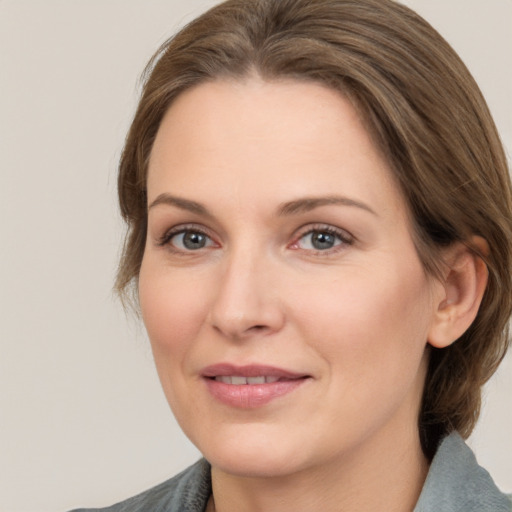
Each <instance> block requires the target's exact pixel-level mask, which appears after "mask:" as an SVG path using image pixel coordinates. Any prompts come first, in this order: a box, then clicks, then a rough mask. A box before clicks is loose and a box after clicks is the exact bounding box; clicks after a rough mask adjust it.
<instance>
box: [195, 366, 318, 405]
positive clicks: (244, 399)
mask: <svg viewBox="0 0 512 512" xmlns="http://www.w3.org/2000/svg"><path fill="white" fill-rule="evenodd" d="M201 375H202V377H203V379H204V380H205V382H206V386H207V388H208V391H209V392H210V394H211V395H212V396H213V397H214V398H215V399H217V400H219V401H220V402H222V403H224V404H225V405H229V406H231V407H235V408H241V409H253V408H257V407H262V406H264V405H266V404H268V403H269V402H271V401H273V400H275V399H277V398H279V397H283V396H284V395H287V394H289V393H291V392H292V391H295V390H296V389H298V388H299V387H300V386H301V385H302V384H304V383H305V382H306V381H308V380H311V376H310V375H307V374H300V373H296V372H292V371H289V370H284V369H281V368H276V367H270V366H262V365H249V366H234V365H231V364H218V365H213V366H209V367H207V368H205V369H203V371H202V372H201Z"/></svg>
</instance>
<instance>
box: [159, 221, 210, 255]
mask: <svg viewBox="0 0 512 512" xmlns="http://www.w3.org/2000/svg"><path fill="white" fill-rule="evenodd" d="M185 233H197V234H200V235H203V236H205V237H206V238H208V239H209V240H211V241H213V238H212V236H211V235H210V234H209V233H208V231H207V230H205V229H204V228H201V227H200V226H196V225H194V224H189V225H181V226H176V227H174V228H171V229H170V230H168V231H166V232H165V233H164V234H163V235H162V236H161V237H160V238H159V239H158V241H157V245H158V246H159V247H166V248H167V249H168V250H170V251H171V252H173V253H176V254H178V255H189V254H191V253H194V252H196V251H193V250H188V251H184V250H183V249H178V248H177V247H174V246H173V245H172V243H171V240H172V239H173V238H174V237H175V236H177V235H181V234H185ZM214 243H215V242H214ZM197 252H199V251H197Z"/></svg>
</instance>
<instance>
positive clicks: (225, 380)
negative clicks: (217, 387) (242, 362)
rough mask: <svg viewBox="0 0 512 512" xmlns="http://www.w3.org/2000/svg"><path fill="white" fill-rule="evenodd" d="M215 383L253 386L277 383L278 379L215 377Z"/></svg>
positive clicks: (267, 377) (236, 376) (269, 377)
mask: <svg viewBox="0 0 512 512" xmlns="http://www.w3.org/2000/svg"><path fill="white" fill-rule="evenodd" d="M215 380H216V381H217V382H223V383H224V384H232V385H234V386H244V385H254V384H273V383H274V382H277V381H278V380H280V379H279V377H274V376H270V375H268V376H260V377H243V376H240V375H222V376H217V377H215Z"/></svg>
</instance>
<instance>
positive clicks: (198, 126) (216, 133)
mask: <svg viewBox="0 0 512 512" xmlns="http://www.w3.org/2000/svg"><path fill="white" fill-rule="evenodd" d="M283 183H285V184H286V187H283ZM262 186H263V188H262ZM165 189H168V190H165ZM162 191H167V192H171V191H172V192H173V193H176V192H179V193H182V194H184V195H186V196H190V195H194V196H198V195H199V196H203V197H201V198H200V199H205V200H206V199H207V198H209V199H211V197H212V195H213V194H216V195H218V197H219V198H222V197H224V198H226V199H227V198H229V197H232V195H233V193H237V194H238V195H239V196H240V197H241V198H244V197H245V198H246V199H247V200H252V201H254V202H255V201H257V200H258V197H257V195H256V193H257V192H258V191H263V192H264V195H265V200H266V201H272V200H273V198H274V196H275V200H276V201H277V200H278V199H279V200H287V199H289V197H277V196H279V195H283V194H285V195H286V194H287V195H288V196H293V195H304V193H305V192H306V191H307V193H308V194H309V195H317V194H326V193H333V192H335V193H340V194H341V193H343V194H344V195H351V196H354V198H355V199H361V200H362V199H364V200H365V201H371V202H372V203H376V204H379V203H381V205H380V206H381V208H388V209H389V208H397V207H399V208H403V204H402V203H403V201H402V198H401V194H400V192H399V190H398V188H397V186H396V184H395V183H394V178H393V176H392V173H391V171H390V169H389V166H388V164H387V162H386V161H385V159H384V158H383V157H382V155H381V154H380V151H379V150H378V148H377V147H376V146H375V144H374V143H373V141H372V139H371V137H370V136H369V134H368V132H367V130H366V129H365V127H364V123H363V121H362V119H361V117H360V115H359V114H358V112H357V110H356V109H355V108H354V106H353V105H352V104H351V103H350V101H348V100H347V99H346V98H345V97H344V96H343V95H341V94H340V93H339V92H338V91H335V90H333V89H330V88H327V87H326V86H323V85H321V84H318V83H314V82H302V81H295V80H280V81H274V82H268V81H264V80H262V79H260V78H257V77H251V78H248V79H245V80H243V81H234V80H233V81H231V80H217V81H213V82H208V83H204V84H201V85H199V86H197V87H195V88H192V89H190V90H188V91H186V92H184V93H182V94H181V95H180V96H178V97H177V99H176V100H175V102H174V103H173V105H172V106H171V107H170V109H169V110H168V111H167V113H166V115H165V116H164V119H163V121H162V123H161V126H160V129H159V131H158V134H157V137H156V140H155V144H154V146H153V150H152V154H151V159H150V164H149V175H148V196H149V197H148V199H149V200H150V201H151V198H152V197H153V198H154V197H155V195H156V194H158V193H161V192H162ZM244 194H245V195H244Z"/></svg>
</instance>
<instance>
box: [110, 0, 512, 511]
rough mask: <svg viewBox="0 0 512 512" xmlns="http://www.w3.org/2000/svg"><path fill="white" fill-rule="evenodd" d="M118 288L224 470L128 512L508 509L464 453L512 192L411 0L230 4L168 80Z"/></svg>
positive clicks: (466, 85)
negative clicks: (404, 1)
mask: <svg viewBox="0 0 512 512" xmlns="http://www.w3.org/2000/svg"><path fill="white" fill-rule="evenodd" d="M119 197H120V205H121V211H122V214H123V216H124V218H125V219H126V221H127V223H128V227H129V233H128V238H127V242H126V245H125V248H124V253H123V257H122V260H121V264H120V268H119V274H118V280H117V288H118V290H119V291H120V292H121V294H122V295H123V296H124V297H125V298H128V296H129V293H130V291H131V292H133V293H134V294H135V300H138V302H139V304H140V309H141V312H142V317H143V319H144V323H145V325H146V328H147V331H148V334H149V337H150V340H151V345H152V349H153V354H154V357H155V362H156V366H157V370H158V373H159V377H160V380H161V383H162V386H163V388H164V392H165V394H166V397H167V399H168V402H169V404H170V406H171V408H172V410H173V412H174V414H175V415H176V418H177V420H178V422H179V423H180V425H181V427H182V428H183V430H184V432H185V433H186V434H187V436H188V437H189V438H190V439H191V440H192V442H193V443H194V444H195V445H196V446H197V447H198V448H199V450H200V451H201V452H202V454H203V455H204V457H205V459H204V460H202V461H200V462H198V463H197V464H196V465H194V466H192V467H191V468H189V469H188V470H186V471H185V472H183V473H182V474H181V475H178V476H177V477H175V478H174V479H171V480H170V481H168V482H165V483H164V484H161V485H160V486H158V487H156V488H154V489H152V490H150V491H147V492H145V493H143V494H141V495H139V496H137V497H135V498H132V499H131V500H128V501H126V502H123V503H121V504H119V505H117V506H114V507H112V508H109V510H116V511H117V510H119V511H121V510H123V511H125V510H129V511H142V510H148V511H149V510H166V511H167V510H168V511H178V510H179V511H182V510H193V511H203V510H206V511H214V510H216V511H217V512H229V511H232V510H244V511H252V510H261V511H281V510H294V511H314V510H322V511H330V510H333V511H335V510H336V511H337V510H343V511H370V510H372V511H373V510H393V511H411V510H414V511H465V512H467V511H477V510H478V511H505V510H510V502H509V500H508V499H507V497H506V496H505V495H504V494H502V493H501V492H500V491H499V490H498V489H497V488H496V486H495V485H494V483H493V482H492V479H491V478H490V476H489V475H488V474H487V473H486V472H485V471H484V470H483V469H482V468H480V467H479V466H478V465H477V463H476V461H475V459H474V457H473V455H472V453H471V451H470V450H469V448H468V447H467V446H466V445H465V444H464V442H463V438H465V437H467V436H468V435H469V434H470V432H471V430H472V429H473V427H474V424H475V422H476V419H477V417H478V412H479V407H480V390H481V387H482V385H483V384H484V383H485V382H486V381H487V380H488V378H489V377H490V376H491V375H492V373H493V372H494V371H495V369H496V367H497V365H498V364H499V362H500V361H501V359H502V358H503V356H504V354H505V352H506V349H507V345H508V338H507V321H508V319H509V317H510V312H511V306H512V300H511V273H510V268H511V258H512V251H511V249H512V247H511V243H512V220H511V218H512V215H511V206H512V194H511V184H510V179H509V176H508V169H507V164H506V159H505V156H504V152H503V149H502V147H501V144H500V141H499V138H498V135H497V133H496V129H495V127H494V124H493V121H492V119H491V117H490V115H489V112H488V110H487V107H486V105H485V102H484V100H483V98H482V96H481V94H480V92H479V90H478V88H477V86H476V84H475V83H474V81H473V80H472V78H471V76H470V74H469V72H468V71H467V69H466V68H465V66H464V65H463V64H462V62H461V61H460V59H459V58H458V57H457V56H456V54H455V53H454V52H453V50H452V49H451V48H450V47H449V46H448V45H447V43H446V42H445V41H444V40H443V39H442V38H441V37H440V36H439V35H438V34H437V33H436V32H435V31H434V30H433V29H432V28H431V27H430V26H429V25H428V24H427V23H426V22H425V21H424V20H422V19H421V18H419V17H418V16H417V15H416V14H414V13H413V12H412V11H410V10H409V9H407V8H405V7H404V6H402V5H400V4H398V3H395V2H392V1H390V0H357V1H356V0H316V1H315V2H311V1H310V0H254V1H250V0H228V1H227V2H225V3H223V4H220V5H219V6H217V7H215V8H213V9H212V10H211V11H209V12H207V13H206V14H204V15H203V16H201V17H200V18H198V19H197V20H196V21H194V22H193V23H191V24H190V25H189V26H187V27H186V28H185V29H184V30H182V31H181V32H180V33H179V34H178V35H177V36H175V37H174V38H172V39H171V40H170V41H168V42H167V43H165V44H164V45H163V47H162V48H161V49H160V51H159V52H158V53H157V54H156V56H155V57H154V58H153V60H152V62H151V63H150V65H149V67H148V71H147V78H146V82H145V86H144V91H143V94H142V98H141V100H140V103H139V107H138V110H137V112H136V115H135V119H134V121H133V124H132V126H131V129H130V132H129V134H128V137H127V141H126V146H125V150H124V153H123V156H122V159H121V164H120V174H119Z"/></svg>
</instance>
